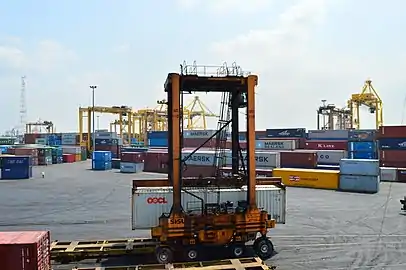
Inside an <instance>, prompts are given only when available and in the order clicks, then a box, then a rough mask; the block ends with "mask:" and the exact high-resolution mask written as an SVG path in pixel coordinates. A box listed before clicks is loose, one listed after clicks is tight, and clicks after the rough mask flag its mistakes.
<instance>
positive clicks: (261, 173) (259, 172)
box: [220, 167, 272, 177]
mask: <svg viewBox="0 0 406 270" xmlns="http://www.w3.org/2000/svg"><path fill="white" fill-rule="evenodd" d="M220 173H221V175H222V176H224V177H230V176H232V174H231V173H232V168H231V167H223V168H221V169H220ZM256 176H257V177H272V169H256Z"/></svg>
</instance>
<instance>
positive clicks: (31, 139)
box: [24, 133, 40, 144]
mask: <svg viewBox="0 0 406 270" xmlns="http://www.w3.org/2000/svg"><path fill="white" fill-rule="evenodd" d="M36 138H40V135H39V134H37V133H26V134H24V143H26V144H33V143H35V139H36Z"/></svg>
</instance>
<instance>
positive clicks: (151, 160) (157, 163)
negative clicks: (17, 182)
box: [144, 150, 168, 173]
mask: <svg viewBox="0 0 406 270" xmlns="http://www.w3.org/2000/svg"><path fill="white" fill-rule="evenodd" d="M167 169H168V152H167V151H162V150H161V151H148V152H147V153H146V155H145V161H144V172H156V173H167V172H168V171H167Z"/></svg>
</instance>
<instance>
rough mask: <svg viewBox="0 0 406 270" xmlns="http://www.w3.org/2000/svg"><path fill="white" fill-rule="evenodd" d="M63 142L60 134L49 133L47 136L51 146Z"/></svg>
mask: <svg viewBox="0 0 406 270" xmlns="http://www.w3.org/2000/svg"><path fill="white" fill-rule="evenodd" d="M61 144H62V140H61V135H60V134H49V135H48V137H47V145H49V146H59V145H61Z"/></svg>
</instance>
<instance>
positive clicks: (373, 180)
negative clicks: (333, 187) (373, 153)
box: [339, 159, 380, 193]
mask: <svg viewBox="0 0 406 270" xmlns="http://www.w3.org/2000/svg"><path fill="white" fill-rule="evenodd" d="M379 184H380V170H379V161H378V160H377V159H342V160H341V162H340V183H339V190H341V191H349V192H359V193H378V192H379Z"/></svg>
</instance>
